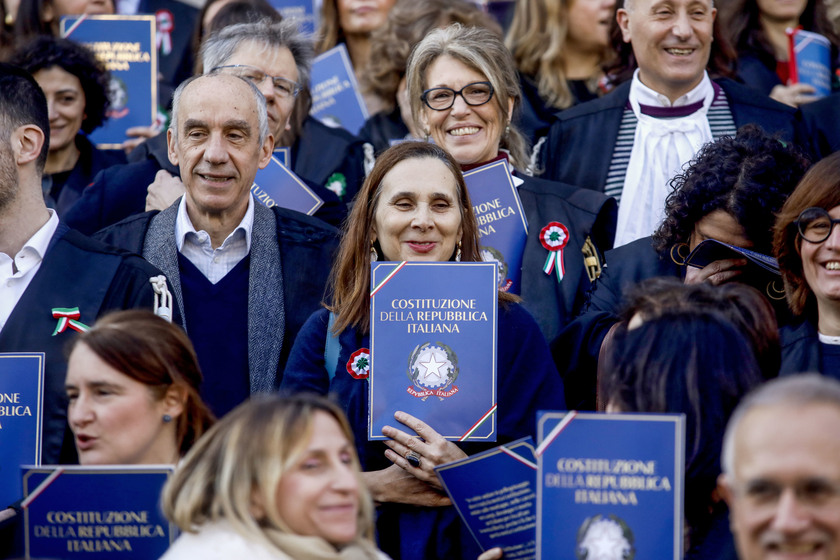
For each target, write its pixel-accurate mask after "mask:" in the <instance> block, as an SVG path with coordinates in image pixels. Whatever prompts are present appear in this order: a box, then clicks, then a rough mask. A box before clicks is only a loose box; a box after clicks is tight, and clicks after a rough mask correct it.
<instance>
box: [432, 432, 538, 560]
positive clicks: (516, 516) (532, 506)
mask: <svg viewBox="0 0 840 560" xmlns="http://www.w3.org/2000/svg"><path fill="white" fill-rule="evenodd" d="M435 472H437V475H438V477H439V478H440V480H441V482H442V483H443V487H444V489H445V490H446V493H447V494H449V497H450V499H451V500H452V504H453V505H454V506H455V509H457V510H458V514H459V515H460V516H461V519H463V520H464V524H465V525H466V526H467V528H468V529H469V531H470V533H471V534H472V536H473V537H474V538H475V540H476V542H478V544H479V546H480V547H481V548H482V549H484V550H487V549H489V548H493V547H495V546H498V547H501V548H502V550H503V551H504V553H505V558H506V559H507V560H533V559H534V558H536V554H537V541H536V537H537V532H536V520H537V458H536V455H535V450H534V441H533V440H532V439H531V438H530V437H527V438H522V439H518V440H516V441H512V442H510V443H508V444H505V445H502V446H500V447H496V448H495V449H490V450H488V451H484V452H482V453H477V454H475V455H472V456H470V457H467V458H466V459H463V460H460V461H455V462H453V463H447V464H445V465H441V466H439V467H437V468H435Z"/></svg>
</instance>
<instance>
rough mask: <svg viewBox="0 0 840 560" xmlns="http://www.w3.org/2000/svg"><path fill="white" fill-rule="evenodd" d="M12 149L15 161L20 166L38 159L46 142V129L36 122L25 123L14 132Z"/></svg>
mask: <svg viewBox="0 0 840 560" xmlns="http://www.w3.org/2000/svg"><path fill="white" fill-rule="evenodd" d="M11 140H12V151H13V153H14V155H15V162H16V163H17V165H19V166H23V165H26V164H27V163H31V162H33V161H36V160H37V159H38V156H40V155H41V149H42V148H43V147H44V142H46V135H45V134H44V131H43V130H41V129H40V128H38V127H37V126H35V125H34V124H25V125H23V126H20V127H18V128H17V130H15V131H14V133H13V134H12V138H11Z"/></svg>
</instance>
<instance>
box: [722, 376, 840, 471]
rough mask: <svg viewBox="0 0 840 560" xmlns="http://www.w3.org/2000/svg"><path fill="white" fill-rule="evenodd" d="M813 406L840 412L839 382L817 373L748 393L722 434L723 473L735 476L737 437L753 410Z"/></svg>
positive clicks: (774, 383)
mask: <svg viewBox="0 0 840 560" xmlns="http://www.w3.org/2000/svg"><path fill="white" fill-rule="evenodd" d="M813 404H828V405H834V406H836V407H837V408H838V409H840V381H837V380H836V379H833V378H831V377H826V376H824V375H820V374H818V373H802V374H798V375H791V376H786V377H781V378H778V379H774V380H772V381H769V382H767V383H765V384H764V385H761V386H760V387H758V388H757V389H755V390H754V391H752V392H751V393H749V394H748V395H747V396H746V397H744V400H742V401H741V402H740V403H739V404H738V406H737V407H736V408H735V412H733V413H732V417H731V418H730V419H729V424H727V426H726V432H725V433H724V435H723V450H722V452H721V466H722V467H723V472H724V473H726V474H727V475H729V476H732V475H734V474H735V434H736V432H737V431H738V425H739V424H740V423H741V420H743V419H744V417H745V416H746V415H747V414H748V413H749V412H750V411H751V410H753V409H754V408H758V407H762V406H795V407H805V406H809V405H813Z"/></svg>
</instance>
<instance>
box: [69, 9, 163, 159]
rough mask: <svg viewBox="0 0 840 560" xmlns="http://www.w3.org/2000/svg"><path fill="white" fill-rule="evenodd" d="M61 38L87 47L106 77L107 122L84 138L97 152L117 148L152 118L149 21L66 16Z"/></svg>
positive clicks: (153, 60) (153, 58) (153, 62)
mask: <svg viewBox="0 0 840 560" xmlns="http://www.w3.org/2000/svg"><path fill="white" fill-rule="evenodd" d="M61 35H62V36H63V37H66V38H68V39H72V40H73V41H76V42H77V43H81V44H83V45H85V46H87V47H88V48H90V49H91V50H92V51H93V53H94V54H95V55H96V57H97V58H98V59H99V60H100V61H101V62H102V63H103V64H104V65H105V68H107V69H108V71H109V72H110V73H111V83H110V84H109V86H108V90H109V92H108V96H109V98H110V100H111V107H110V108H109V109H108V114H107V116H108V120H106V121H105V123H104V124H103V125H102V126H100V127H99V128H97V129H96V130H94V131H93V132H92V133H91V134H90V141H91V142H93V143H94V144H96V145H97V146H98V147H100V148H103V149H119V148H120V147H121V145H122V143H123V142H124V141H125V140H126V138H127V136H126V134H125V131H126V130H127V129H129V128H130V127H133V126H151V125H152V124H154V122H155V118H156V117H157V74H158V68H157V67H158V64H157V56H158V51H157V48H156V44H155V16H153V15H145V16H82V17H78V16H67V17H63V18H62V19H61Z"/></svg>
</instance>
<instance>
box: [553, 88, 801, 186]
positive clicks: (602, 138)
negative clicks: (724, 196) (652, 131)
mask: <svg viewBox="0 0 840 560" xmlns="http://www.w3.org/2000/svg"><path fill="white" fill-rule="evenodd" d="M715 81H716V82H717V84H718V85H720V87H721V88H722V89H723V91H724V93H726V97H727V99H728V101H729V108H730V109H731V111H732V117H733V118H734V119H735V125H736V126H737V127H741V126H743V125H745V124H748V123H755V124H758V125H760V126H761V127H762V128H763V129H764V130H765V131H767V132H770V133H775V132H780V133H781V134H782V138H784V139H787V140H793V138H794V110H793V108H792V107H788V106H787V105H782V104H781V103H777V102H775V101H773V100H772V99H768V98H765V97H762V96H760V95H756V94H755V92H754V91H752V90H751V89H749V88H746V87H745V86H742V85H740V84H738V83H736V82H734V81H732V80H727V79H722V80H715ZM629 95H630V82H625V83H623V84H621V85H620V86H618V87H617V88H616V89H615V90H613V91H612V92H610V93H609V94H607V95H605V96H604V97H601V98H599V99H595V100H593V101H589V102H587V103H582V104H580V105H576V106H574V107H571V108H569V109H566V110H565V111H561V112H559V113H557V122H555V123H554V124H553V125H551V130H550V131H549V135H548V140H547V142H546V144H545V145H544V146H543V149H542V150H541V152H540V153H541V156H540V161H539V164H540V165H541V166H542V167H543V169H544V172H543V174H542V177H544V178H546V179H551V180H553V181H561V182H564V183H569V184H572V185H576V186H578V187H582V188H586V189H592V190H596V191H599V192H603V191H604V186H605V184H606V182H607V171H608V170H609V167H610V162H611V161H612V156H613V149H614V147H615V143H616V139H617V138H618V129H619V126H620V125H621V118H622V116H623V114H624V109H625V107H626V106H627V103H628V99H629Z"/></svg>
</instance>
